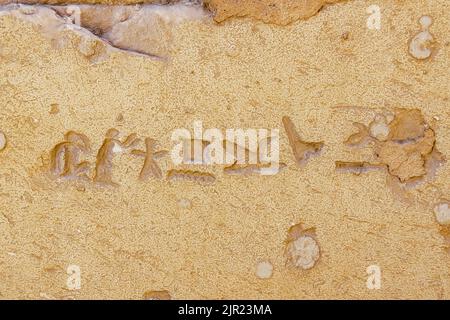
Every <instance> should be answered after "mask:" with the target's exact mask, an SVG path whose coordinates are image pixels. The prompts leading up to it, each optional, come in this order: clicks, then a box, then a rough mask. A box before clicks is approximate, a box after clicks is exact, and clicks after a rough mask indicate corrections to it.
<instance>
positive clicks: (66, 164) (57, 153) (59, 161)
mask: <svg viewBox="0 0 450 320" xmlns="http://www.w3.org/2000/svg"><path fill="white" fill-rule="evenodd" d="M64 139H65V141H63V142H61V143H59V144H57V145H56V146H55V147H54V148H53V150H52V151H51V154H50V158H51V162H50V171H51V173H52V174H53V175H54V176H57V177H59V178H65V179H77V178H83V179H87V178H88V177H87V175H86V171H87V170H88V169H89V163H88V162H86V161H83V162H81V161H80V154H81V153H87V152H89V151H90V150H91V147H90V143H89V139H88V138H87V137H86V136H85V135H83V134H81V133H77V132H75V131H69V132H67V133H66V134H65V135H64Z"/></svg>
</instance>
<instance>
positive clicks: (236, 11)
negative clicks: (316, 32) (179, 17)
mask: <svg viewBox="0 0 450 320" xmlns="http://www.w3.org/2000/svg"><path fill="white" fill-rule="evenodd" d="M338 1H341V0H302V1H298V0H278V1H273V0H204V1H203V2H204V4H205V5H206V6H207V8H209V9H210V10H211V11H212V12H213V13H214V20H215V21H217V22H222V21H224V20H227V19H229V18H232V17H250V18H254V19H257V20H261V21H263V22H265V23H273V24H278V25H287V24H289V23H291V22H294V21H297V20H300V19H307V18H309V17H311V16H313V15H315V14H316V13H317V12H319V10H320V9H321V8H322V7H323V6H325V5H327V4H332V3H336V2H338Z"/></svg>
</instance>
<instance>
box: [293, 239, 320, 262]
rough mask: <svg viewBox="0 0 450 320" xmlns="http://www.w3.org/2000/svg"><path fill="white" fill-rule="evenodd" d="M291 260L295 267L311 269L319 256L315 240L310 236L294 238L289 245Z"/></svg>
mask: <svg viewBox="0 0 450 320" xmlns="http://www.w3.org/2000/svg"><path fill="white" fill-rule="evenodd" d="M290 254H291V258H292V262H293V263H294V265H295V266H296V267H299V268H302V269H304V270H307V269H311V268H312V267H314V265H315V264H316V262H317V260H318V259H319V257H320V249H319V245H318V244H317V242H316V240H315V239H314V238H313V237H310V236H306V235H305V236H301V237H299V238H298V239H296V240H295V241H294V242H293V243H292V245H291V247H290Z"/></svg>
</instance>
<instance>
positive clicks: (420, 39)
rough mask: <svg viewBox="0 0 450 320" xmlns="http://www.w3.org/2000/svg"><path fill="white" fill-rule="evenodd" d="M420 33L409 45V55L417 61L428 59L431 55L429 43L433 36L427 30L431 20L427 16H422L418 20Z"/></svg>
mask: <svg viewBox="0 0 450 320" xmlns="http://www.w3.org/2000/svg"><path fill="white" fill-rule="evenodd" d="M419 23H420V26H421V28H422V31H421V32H419V33H418V34H417V35H416V36H415V37H414V38H412V39H411V42H410V43H409V53H410V54H411V55H412V56H413V57H414V58H416V59H418V60H424V59H428V58H429V57H430V56H431V54H432V53H433V52H432V50H431V48H430V47H429V46H430V43H431V42H432V41H433V35H432V34H431V33H430V31H429V30H428V29H429V28H430V27H431V25H432V23H433V19H432V18H431V17H429V16H423V17H421V18H420V19H419Z"/></svg>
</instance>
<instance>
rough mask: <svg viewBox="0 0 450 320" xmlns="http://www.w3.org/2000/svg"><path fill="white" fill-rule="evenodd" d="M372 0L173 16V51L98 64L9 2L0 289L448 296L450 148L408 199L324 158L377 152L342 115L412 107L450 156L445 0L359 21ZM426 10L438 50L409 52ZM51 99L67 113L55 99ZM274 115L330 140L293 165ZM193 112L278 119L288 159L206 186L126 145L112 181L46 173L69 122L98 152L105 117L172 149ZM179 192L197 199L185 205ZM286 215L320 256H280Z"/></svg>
mask: <svg viewBox="0 0 450 320" xmlns="http://www.w3.org/2000/svg"><path fill="white" fill-rule="evenodd" d="M372 3H373V2H372V1H348V2H345V3H341V4H337V5H333V6H329V7H327V8H325V9H323V10H322V11H321V12H320V13H319V14H318V15H316V16H314V17H312V18H310V19H308V20H307V21H300V22H295V23H293V24H291V25H289V26H284V27H281V26H275V25H270V24H264V23H262V22H255V21H253V20H247V19H239V20H234V19H233V20H229V21H226V22H224V23H222V24H220V25H218V24H216V23H215V22H213V21H211V20H206V21H192V22H186V23H183V24H180V25H178V26H177V27H175V30H173V39H172V41H171V44H170V50H169V54H168V59H167V61H157V60H152V59H149V58H147V57H138V56H134V55H131V54H128V53H125V52H119V53H113V54H111V56H110V57H109V58H108V59H106V60H105V61H103V62H101V63H98V64H93V63H91V61H90V60H89V59H87V58H86V57H85V56H83V55H82V54H81V53H80V52H79V50H78V47H77V46H78V42H79V38H78V36H77V35H76V34H74V33H69V37H70V39H71V42H69V43H68V44H67V45H66V46H64V47H60V48H55V46H54V43H52V41H50V40H49V39H48V38H47V37H45V36H44V35H43V34H42V33H41V32H40V31H39V30H38V29H37V28H36V27H33V25H32V24H30V23H27V22H24V21H21V20H19V19H16V18H12V17H9V16H6V17H1V18H0V75H1V77H0V130H1V131H2V132H4V133H5V135H6V137H7V139H8V145H7V148H6V149H5V150H4V151H2V152H0V298H2V299H12V298H26V299H39V298H46V297H50V298H51V297H54V298H76V299H88V298H89V299H90V298H105V299H111V298H125V299H139V298H141V297H142V295H143V293H144V292H145V291H148V290H168V291H169V292H170V294H171V296H172V297H173V298H174V299H194V298H199V299H205V298H214V299H221V298H229V299H234V298H250V299H259V298H269V299H271V298H274V299H303V298H313V299H315V298H339V299H343V298H347V299H348V298H350V299H355V298H365V299H379V298H395V299H397V298H439V299H441V298H446V299H447V298H449V297H450V275H449V271H450V268H449V263H450V257H449V254H448V253H447V252H446V251H445V243H444V240H443V238H442V236H441V234H440V227H439V225H438V224H437V222H436V221H435V218H434V214H433V210H432V207H433V204H434V203H435V202H436V201H438V200H439V199H441V198H449V196H450V184H449V175H450V165H449V163H448V162H447V163H446V164H445V165H444V166H443V167H442V168H440V169H439V171H438V174H437V177H436V179H435V180H434V181H433V182H432V183H429V184H426V185H422V186H420V187H419V188H418V189H417V190H413V191H411V192H410V193H411V195H410V197H411V198H412V200H411V202H409V203H405V202H403V201H400V200H399V198H398V196H397V195H395V194H393V192H392V190H390V189H389V188H388V187H387V186H386V174H385V173H383V172H376V171H374V172H369V173H367V174H363V175H360V176H356V175H352V174H345V173H337V172H335V169H334V161H336V160H365V159H366V158H367V157H369V156H370V154H371V153H370V151H369V150H367V149H366V150H363V151H360V152H355V151H354V150H351V149H349V148H347V147H345V146H344V145H343V143H342V142H343V141H344V140H345V139H346V137H348V135H349V134H351V133H353V132H354V128H353V127H352V122H354V121H359V122H363V123H368V122H369V121H370V120H371V118H372V117H373V115H374V111H373V110H374V109H377V108H386V109H389V110H393V109H394V108H397V107H405V108H420V109H421V110H422V112H423V113H424V115H425V117H426V119H427V120H428V121H429V122H430V123H433V126H434V129H435V132H436V134H437V147H438V149H439V150H440V151H441V152H442V153H443V154H444V155H446V156H447V158H448V157H449V155H450V154H449V153H450V130H449V126H450V120H449V116H450V111H449V110H450V103H449V96H450V80H449V71H450V46H449V43H450V26H449V21H450V6H449V4H448V1H447V0H433V1H422V0H411V1H388V0H380V1H377V4H378V5H379V6H380V7H381V9H382V29H381V30H380V31H377V30H369V29H367V27H366V19H367V17H368V14H367V13H366V8H367V7H368V6H369V5H371V4H372ZM424 14H427V15H430V16H431V17H433V20H434V24H433V26H432V27H431V32H432V34H433V35H434V37H435V39H436V41H437V46H438V49H437V51H436V52H435V55H434V56H433V58H432V59H431V60H429V61H425V62H419V61H417V60H415V59H413V58H412V57H411V56H409V55H408V53H407V49H408V41H409V40H410V38H411V37H412V36H414V35H415V34H417V32H419V30H420V26H419V24H418V19H419V18H420V17H421V16H422V15H424ZM345 32H349V38H348V39H347V40H344V39H342V34H344V33H345ZM52 104H58V105H59V108H60V112H59V114H56V115H52V114H49V111H50V108H51V105H52ZM338 105H350V106H358V107H357V108H354V109H345V108H336V106H338ZM119 114H123V116H124V121H123V122H118V121H116V118H117V116H118V115H119ZM284 115H288V116H290V117H291V118H292V120H293V121H294V123H295V124H296V126H297V128H298V129H299V130H300V132H301V134H302V137H304V138H305V139H306V140H308V141H324V142H325V149H324V152H323V153H322V155H321V156H320V157H318V158H315V159H313V160H311V161H310V162H309V163H308V165H307V166H306V167H305V168H303V169H300V168H297V167H296V166H295V163H294V160H293V156H292V154H291V150H290V148H289V145H288V141H287V137H286V135H285V133H284V131H283V130H282V125H281V117H282V116H284ZM433 117H438V118H439V120H434V121H433ZM194 120H202V121H203V122H204V125H205V127H206V128H210V127H217V128H221V129H225V128H279V129H280V132H281V151H282V153H281V160H282V161H284V162H286V163H287V165H288V168H287V170H285V171H283V172H282V173H280V174H279V175H277V176H272V177H258V176H255V177H249V178H244V177H233V176H225V175H223V174H222V170H221V169H222V168H221V167H220V166H216V167H214V169H213V171H214V173H215V174H216V175H217V182H216V183H215V185H213V186H200V185H197V184H194V183H183V182H178V183H172V182H171V183H169V182H168V181H156V180H151V181H148V182H146V183H142V182H139V181H138V180H137V176H138V173H139V170H140V168H141V166H142V159H140V158H136V157H133V156H129V155H122V156H119V157H116V158H115V160H114V165H115V167H114V177H115V180H116V181H117V182H119V183H120V187H118V188H100V187H98V186H96V185H94V184H92V183H91V184H85V186H84V190H83V188H80V187H78V188H77V187H75V186H73V185H70V184H66V183H57V182H53V181H50V180H47V179H46V178H45V177H44V174H43V173H42V165H43V162H44V163H45V161H47V160H48V153H49V151H50V150H51V149H52V148H53V147H54V145H55V144H57V143H59V142H61V141H62V138H63V134H64V133H65V132H66V131H67V130H76V131H78V132H82V133H84V134H86V135H87V136H88V137H89V138H90V139H91V142H92V144H93V147H94V148H93V149H94V151H93V153H92V154H91V155H90V156H89V161H94V159H95V152H96V151H97V149H98V148H99V147H100V145H101V143H102V141H103V138H104V134H105V132H106V130H107V129H109V128H111V127H115V128H117V129H119V130H120V131H121V133H122V134H124V135H127V134H129V133H133V132H135V133H137V134H138V135H139V136H140V137H147V136H149V137H153V138H156V139H157V140H158V141H159V142H160V143H161V145H162V146H163V147H165V148H166V149H169V148H170V147H171V146H172V144H171V141H170V135H171V132H172V130H174V129H175V128H180V127H186V128H189V129H190V128H192V123H193V121H194ZM160 163H162V167H163V169H164V172H166V171H167V169H170V168H172V167H173V165H172V163H171V162H170V160H169V158H166V159H165V160H164V161H161V162H160ZM181 198H187V199H190V200H191V201H192V204H193V206H192V209H181V208H180V207H179V206H178V205H177V201H178V200H179V199H181ZM296 223H302V224H304V225H305V226H306V227H315V228H316V234H317V239H318V241H319V244H320V247H321V259H320V261H319V262H318V263H317V265H316V266H315V267H314V268H313V269H311V270H309V271H299V270H293V269H292V268H290V267H287V266H286V265H285V262H286V260H285V257H284V255H283V254H284V241H285V239H286V235H287V230H288V229H289V227H290V226H291V225H292V224H296ZM260 260H269V261H271V262H272V264H273V266H274V273H273V276H272V278H270V279H265V280H262V279H258V278H257V277H256V276H255V268H256V265H257V263H258V261H260ZM70 264H76V265H79V266H80V267H81V271H82V288H81V290H78V291H69V290H67V288H66V280H67V274H66V268H67V266H68V265H70ZM372 264H377V265H379V266H380V267H381V270H382V288H381V289H380V290H373V291H371V290H368V289H367V288H366V279H367V274H366V268H367V267H368V266H369V265H372Z"/></svg>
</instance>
